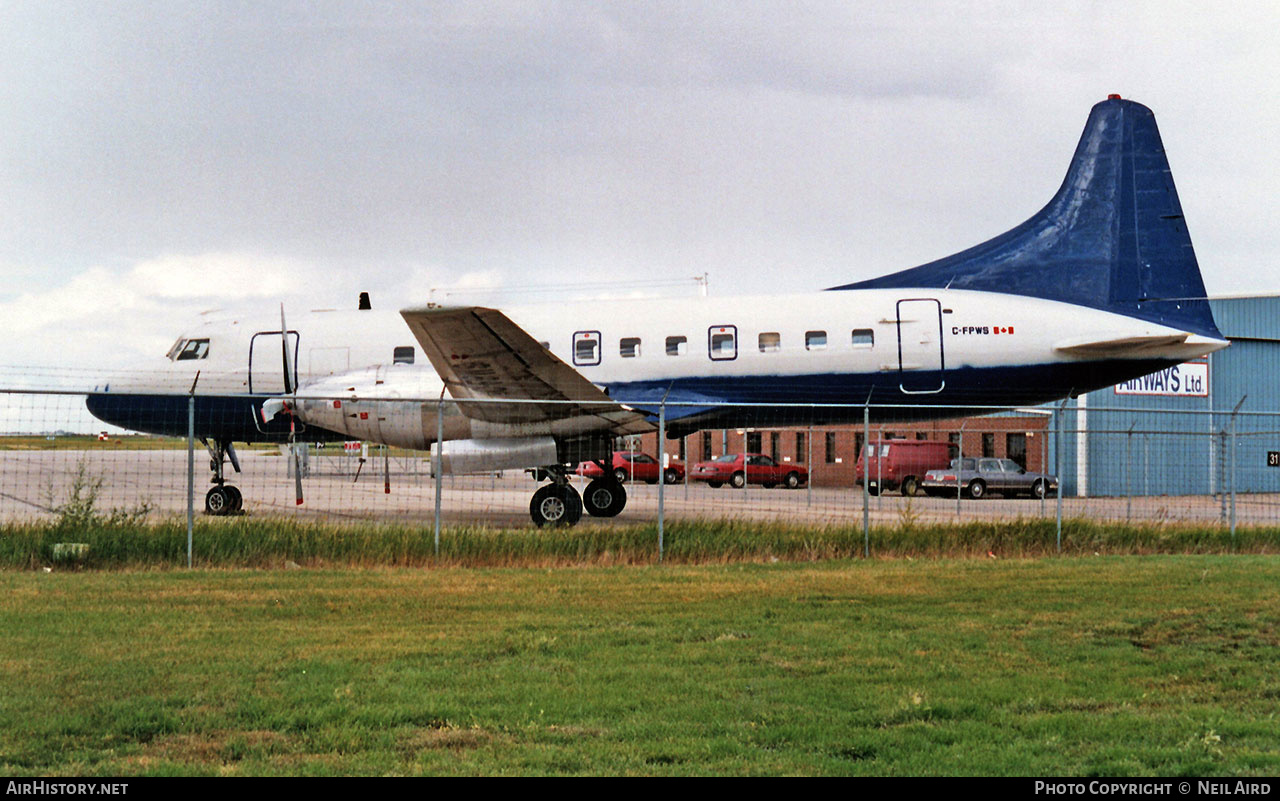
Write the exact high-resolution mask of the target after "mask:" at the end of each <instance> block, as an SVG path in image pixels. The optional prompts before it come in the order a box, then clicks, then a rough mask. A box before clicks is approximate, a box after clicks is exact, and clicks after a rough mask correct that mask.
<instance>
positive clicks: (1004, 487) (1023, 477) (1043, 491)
mask: <svg viewBox="0 0 1280 801" xmlns="http://www.w3.org/2000/svg"><path fill="white" fill-rule="evenodd" d="M958 462H959V463H960V464H959V465H957V463H958ZM957 470H958V471H959V473H958V474H957ZM923 487H924V491H925V492H926V493H928V494H929V495H950V496H954V495H955V494H956V491H957V489H959V490H961V491H962V492H963V493H964V494H965V495H967V496H968V497H970V498H974V499H977V498H985V497H986V496H987V493H989V492H998V493H1000V494H1001V495H1004V496H1006V497H1012V496H1015V495H1028V496H1030V497H1032V498H1043V497H1045V496H1047V495H1056V494H1057V492H1058V479H1057V477H1056V476H1050V475H1047V474H1045V473H1033V472H1030V471H1028V470H1027V469H1026V468H1024V467H1022V466H1020V465H1019V464H1018V463H1017V462H1015V461H1013V460H1012V459H978V458H973V457H966V458H964V459H952V460H951V466H950V467H948V468H947V469H945V470H930V471H929V472H928V473H926V474H925V477H924V484H923Z"/></svg>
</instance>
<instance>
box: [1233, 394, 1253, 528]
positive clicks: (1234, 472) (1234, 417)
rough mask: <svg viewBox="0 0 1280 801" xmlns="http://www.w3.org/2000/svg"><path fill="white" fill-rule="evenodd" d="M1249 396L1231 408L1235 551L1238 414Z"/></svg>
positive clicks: (1243, 397)
mask: <svg viewBox="0 0 1280 801" xmlns="http://www.w3.org/2000/svg"><path fill="white" fill-rule="evenodd" d="M1247 397H1249V396H1248V395H1244V396H1242V397H1241V398H1240V402H1239V403H1237V404H1236V408H1234V409H1232V410H1231V550H1233V551H1234V550H1235V549H1236V436H1237V429H1236V416H1237V415H1239V414H1240V407H1241V406H1244V399H1245V398H1247Z"/></svg>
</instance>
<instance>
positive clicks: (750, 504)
mask: <svg viewBox="0 0 1280 801" xmlns="http://www.w3.org/2000/svg"><path fill="white" fill-rule="evenodd" d="M240 458H241V464H242V467H243V469H244V472H243V473H241V474H238V475H237V474H235V473H233V472H232V471H231V468H230V466H228V468H227V471H228V477H229V483H232V484H234V485H235V486H237V487H238V488H239V489H240V491H241V492H242V494H243V495H244V498H245V513H246V514H248V515H252V516H254V517H264V516H277V517H301V518H306V519H325V520H331V521H335V522H336V521H351V522H356V523H358V522H376V521H397V522H410V521H415V522H419V523H422V524H424V525H430V524H431V523H432V521H433V520H434V512H435V482H434V479H432V478H431V476H430V475H429V474H428V466H427V464H426V463H425V462H424V461H423V460H421V459H393V460H392V461H391V463H390V465H389V466H390V468H391V469H390V472H391V474H390V476H389V489H390V492H388V491H387V489H388V476H386V474H385V473H386V468H387V465H386V464H385V463H384V462H383V460H382V459H379V458H373V459H370V460H368V461H367V462H365V463H364V464H363V465H360V464H359V463H358V461H357V460H356V459H355V458H346V457H340V456H333V457H324V458H316V457H314V456H313V458H312V460H311V464H310V475H309V476H308V477H306V478H305V479H304V481H303V489H304V496H305V500H304V503H303V504H302V505H301V506H299V505H297V504H296V503H295V489H294V481H293V479H292V477H291V476H290V474H289V472H288V463H289V461H290V460H289V459H288V458H287V457H285V456H283V455H282V454H281V453H279V452H277V451H248V452H245V453H242V454H241V455H240ZM357 468H358V469H359V475H358V476H357V475H356V470H357ZM210 476H211V473H210V471H209V458H208V455H207V454H206V453H204V451H203V450H201V451H199V452H197V454H196V458H195V488H196V493H195V511H196V513H197V514H203V512H204V495H205V492H206V491H207V490H208V489H209V487H210V486H211V484H210V482H209V479H210ZM443 484H444V487H443V490H444V491H443V493H442V496H441V513H442V518H443V520H444V521H445V522H446V523H450V524H460V523H473V524H483V525H491V526H519V527H524V526H529V525H531V523H530V520H529V511H528V510H529V500H530V498H531V496H532V493H533V491H534V490H535V489H536V488H537V486H538V485H537V484H535V483H534V481H533V480H532V478H530V477H529V476H528V475H527V474H525V473H523V472H521V471H508V472H507V473H505V474H502V475H486V476H457V477H453V476H446V477H445V479H444V482H443ZM575 485H576V486H577V487H578V488H579V490H581V489H582V488H583V487H585V485H586V481H585V480H584V479H581V478H576V479H575ZM77 487H78V495H79V497H80V498H81V499H82V500H83V499H85V498H86V497H88V495H89V494H90V493H92V494H93V495H94V508H95V509H96V510H97V511H98V512H99V513H107V512H110V511H111V510H120V511H123V512H126V513H127V512H131V511H135V510H139V509H141V508H146V509H148V510H149V515H150V516H151V518H152V519H154V518H155V517H157V516H162V517H163V516H181V515H185V513H186V509H187V491H186V487H187V454H186V452H185V451H107V450H102V451H89V450H86V451H72V450H50V451H0V520H5V521H20V520H40V519H51V518H52V517H54V516H55V515H56V513H57V509H58V508H59V507H61V506H64V505H66V504H67V503H69V502H71V501H72V500H73V499H74V498H75V497H76V495H77ZM626 488H627V492H628V503H627V508H626V509H625V510H624V511H623V513H622V514H621V515H619V516H618V517H617V518H614V519H615V520H616V521H618V522H620V523H641V522H653V521H656V519H657V509H658V491H659V487H658V486H657V485H656V484H655V485H649V484H644V483H639V484H636V483H629V484H627V485H626ZM868 501H869V505H868V507H867V508H868V516H869V517H870V519H871V520H872V522H873V523H885V522H887V523H891V524H892V523H901V522H905V521H908V520H915V521H919V522H948V521H956V522H965V521H972V520H987V519H1015V518H1019V517H1021V518H1035V517H1048V518H1053V517H1055V516H1056V514H1057V511H1058V501H1057V499H1055V498H1048V499H1045V500H1043V501H1041V500H1032V499H1025V498H1018V499H1006V498H1000V497H999V496H994V497H990V498H986V499H983V500H980V501H973V500H968V499H964V500H962V501H959V502H957V501H956V500H955V499H954V498H928V497H923V496H917V497H914V498H904V497H902V496H900V495H897V494H896V493H895V494H892V495H886V496H882V497H872V498H869V499H868ZM863 502H864V501H863V494H862V491H861V488H857V487H815V488H800V489H797V490H786V489H782V488H774V489H764V488H762V487H759V486H750V487H748V488H747V489H745V490H741V489H738V490H735V489H731V488H728V487H722V488H720V489H711V488H710V487H707V486H705V485H701V484H698V483H693V484H690V485H685V484H676V485H668V486H666V487H665V497H664V498H663V504H664V511H665V515H666V517H667V519H669V520H675V519H690V518H733V519H754V520H776V521H787V522H792V523H800V524H860V523H861V521H862V515H863ZM1062 507H1063V508H1062V514H1063V516H1064V517H1065V518H1072V517H1085V518H1092V519H1099V520H1112V521H1124V520H1132V521H1136V522H1157V523H1169V522H1200V523H1213V522H1225V521H1228V520H1229V519H1230V514H1231V510H1230V498H1229V497H1221V498H1220V497H1217V496H1210V495H1203V496H1176V497H1175V496H1150V497H1141V496H1135V497H1132V498H1063V499H1062ZM1235 507H1236V519H1237V522H1238V524H1240V525H1249V524H1276V523H1280V496H1277V495H1274V494H1266V495H1258V494H1253V495H1244V494H1242V495H1239V496H1237V498H1236V504H1235Z"/></svg>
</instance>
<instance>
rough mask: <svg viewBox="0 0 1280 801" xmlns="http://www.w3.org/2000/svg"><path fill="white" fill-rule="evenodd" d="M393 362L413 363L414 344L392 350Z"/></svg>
mask: <svg viewBox="0 0 1280 801" xmlns="http://www.w3.org/2000/svg"><path fill="white" fill-rule="evenodd" d="M391 363H392V364H413V346H412V345H404V346H401V347H398V348H396V349H395V350H393V351H391Z"/></svg>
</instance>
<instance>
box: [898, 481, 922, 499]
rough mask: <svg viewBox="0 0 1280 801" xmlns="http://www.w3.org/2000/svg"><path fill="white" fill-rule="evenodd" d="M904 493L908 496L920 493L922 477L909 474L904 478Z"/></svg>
mask: <svg viewBox="0 0 1280 801" xmlns="http://www.w3.org/2000/svg"><path fill="white" fill-rule="evenodd" d="M902 494H903V495H906V496H907V497H913V496H915V495H919V494H920V479H918V478H916V477H915V476H907V477H906V478H904V479H902Z"/></svg>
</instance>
